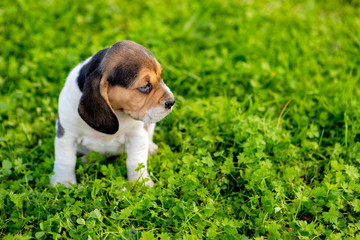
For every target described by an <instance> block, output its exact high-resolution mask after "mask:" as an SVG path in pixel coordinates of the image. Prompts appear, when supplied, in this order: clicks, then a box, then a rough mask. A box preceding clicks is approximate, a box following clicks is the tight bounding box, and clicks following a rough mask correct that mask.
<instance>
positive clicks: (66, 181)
mask: <svg viewBox="0 0 360 240" xmlns="http://www.w3.org/2000/svg"><path fill="white" fill-rule="evenodd" d="M50 183H51V186H54V184H57V183H61V184H62V185H64V186H65V187H71V185H70V183H71V184H77V182H76V177H75V176H70V177H59V176H57V175H53V176H52V177H51V180H50Z"/></svg>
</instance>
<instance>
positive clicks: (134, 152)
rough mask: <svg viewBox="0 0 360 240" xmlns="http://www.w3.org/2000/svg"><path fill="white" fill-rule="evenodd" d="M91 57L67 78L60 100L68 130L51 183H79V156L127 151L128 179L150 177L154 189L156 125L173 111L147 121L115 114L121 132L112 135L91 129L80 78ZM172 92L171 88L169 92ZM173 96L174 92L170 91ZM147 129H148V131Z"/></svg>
mask: <svg viewBox="0 0 360 240" xmlns="http://www.w3.org/2000/svg"><path fill="white" fill-rule="evenodd" d="M90 59H91V58H88V59H87V60H86V61H84V62H83V63H80V64H79V65H77V66H76V67H75V68H74V69H73V70H72V71H71V72H70V74H69V76H68V77H67V79H66V83H65V86H64V88H63V89H62V91H61V93H60V97H59V110H58V111H59V120H60V123H61V125H62V127H63V128H64V135H63V136H61V137H58V136H56V138H55V162H54V173H55V174H54V175H53V176H52V178H51V184H54V183H62V184H65V185H67V186H68V185H69V183H72V184H76V176H75V163H76V153H77V152H80V153H83V154H88V153H89V152H91V151H96V152H99V153H101V154H105V155H119V154H121V153H123V152H124V151H126V152H127V156H128V157H127V160H126V167H127V172H128V180H136V179H139V178H140V177H141V178H144V179H145V178H148V179H149V180H148V181H147V182H146V184H147V185H149V186H153V184H154V183H153V181H152V180H151V178H150V176H149V173H148V170H147V158H148V153H149V152H150V153H152V152H154V151H155V150H156V148H157V146H156V145H155V144H154V143H153V142H152V135H153V133H154V128H155V124H154V123H155V122H156V121H159V120H161V119H162V118H163V117H165V116H166V115H167V114H168V113H169V112H170V111H171V110H165V108H164V107H163V110H161V109H160V108H158V107H155V108H153V109H151V110H149V111H148V112H147V113H146V116H145V118H144V119H143V121H144V122H148V123H151V124H146V126H145V125H144V122H143V121H139V120H135V119H133V118H131V117H129V116H128V115H127V114H125V113H123V112H119V111H115V113H116V116H117V118H118V121H119V130H118V131H117V132H116V133H115V134H112V135H108V134H104V133H101V132H99V131H96V130H95V129H93V128H91V127H90V126H89V125H88V124H87V123H86V122H85V121H84V120H83V119H82V118H81V117H80V116H79V113H78V105H79V101H80V98H81V95H82V92H81V91H80V89H79V87H78V84H77V77H78V75H79V71H80V69H81V67H82V66H83V65H84V64H86V63H87V62H88V61H90ZM167 90H168V89H167ZM168 91H169V93H170V94H172V93H171V92H170V90H168ZM145 127H146V129H145ZM140 163H142V164H143V165H144V166H145V168H143V169H142V170H141V171H140V172H139V173H138V172H136V171H135V169H136V168H137V167H138V165H139V164H140Z"/></svg>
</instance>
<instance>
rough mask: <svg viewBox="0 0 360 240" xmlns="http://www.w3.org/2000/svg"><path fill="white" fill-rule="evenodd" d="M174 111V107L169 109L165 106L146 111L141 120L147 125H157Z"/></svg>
mask: <svg viewBox="0 0 360 240" xmlns="http://www.w3.org/2000/svg"><path fill="white" fill-rule="evenodd" d="M171 111H172V107H171V108H169V109H167V108H164V107H163V106H156V107H153V108H151V109H149V110H148V111H146V114H145V116H144V117H143V118H142V119H141V120H142V121H143V122H145V123H156V122H159V121H160V120H162V119H163V118H165V117H166V116H167V115H168V114H169V113H170V112H171Z"/></svg>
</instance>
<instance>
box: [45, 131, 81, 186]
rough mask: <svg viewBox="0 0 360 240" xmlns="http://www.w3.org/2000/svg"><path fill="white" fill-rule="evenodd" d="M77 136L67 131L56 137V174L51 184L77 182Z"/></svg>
mask: <svg viewBox="0 0 360 240" xmlns="http://www.w3.org/2000/svg"><path fill="white" fill-rule="evenodd" d="M76 148H77V143H76V138H75V137H73V136H69V135H67V134H66V133H65V135H64V136H61V137H58V136H57V137H55V162H54V173H55V174H54V175H53V176H52V177H51V185H53V184H54V183H61V184H64V185H65V186H69V183H72V184H76V176H75V164H76Z"/></svg>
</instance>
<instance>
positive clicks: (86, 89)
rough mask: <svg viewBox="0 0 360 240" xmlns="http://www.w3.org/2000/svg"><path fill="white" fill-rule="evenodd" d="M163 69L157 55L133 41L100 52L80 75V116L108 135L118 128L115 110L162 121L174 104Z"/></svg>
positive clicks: (123, 42)
mask: <svg viewBox="0 0 360 240" xmlns="http://www.w3.org/2000/svg"><path fill="white" fill-rule="evenodd" d="M161 70H162V69H161V66H160V64H159V63H158V61H157V60H156V59H155V57H154V56H153V55H152V54H151V53H150V52H149V51H148V50H147V49H146V48H144V47H143V46H141V45H139V44H137V43H134V42H132V41H120V42H117V43H115V44H114V45H113V46H111V47H110V48H107V49H103V50H101V51H99V52H98V53H97V54H95V55H94V56H93V57H92V58H91V60H90V61H89V62H88V63H87V64H85V65H84V66H83V67H82V69H81V70H80V74H79V77H78V84H79V88H80V90H82V91H83V95H82V96H81V99H80V103H79V107H78V112H79V114H80V116H81V118H82V119H83V120H84V121H85V122H86V123H88V124H89V125H90V126H91V127H92V128H94V129H96V130H98V131H101V132H103V133H107V134H114V133H115V132H116V131H117V130H118V127H119V126H118V124H119V123H118V120H117V118H116V115H115V113H114V110H119V111H123V112H125V113H127V114H128V115H129V116H131V117H132V118H134V119H137V120H142V121H144V122H146V123H155V122H158V121H160V120H161V119H163V118H164V117H165V116H166V115H167V114H169V113H170V112H171V110H172V106H173V105H174V103H175V100H174V96H173V94H172V93H171V91H170V89H169V88H168V87H167V86H166V85H165V83H164V82H163V79H162V78H161Z"/></svg>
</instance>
